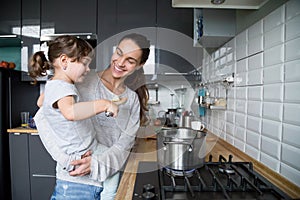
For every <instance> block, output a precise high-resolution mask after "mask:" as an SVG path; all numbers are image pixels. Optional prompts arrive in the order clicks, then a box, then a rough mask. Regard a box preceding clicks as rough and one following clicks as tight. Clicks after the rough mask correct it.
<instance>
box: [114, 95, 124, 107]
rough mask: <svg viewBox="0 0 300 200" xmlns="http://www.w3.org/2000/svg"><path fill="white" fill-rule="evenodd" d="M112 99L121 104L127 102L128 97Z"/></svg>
mask: <svg viewBox="0 0 300 200" xmlns="http://www.w3.org/2000/svg"><path fill="white" fill-rule="evenodd" d="M112 101H113V102H114V103H115V104H117V105H118V106H119V105H122V104H124V103H126V101H127V98H126V97H123V98H118V99H115V100H112Z"/></svg>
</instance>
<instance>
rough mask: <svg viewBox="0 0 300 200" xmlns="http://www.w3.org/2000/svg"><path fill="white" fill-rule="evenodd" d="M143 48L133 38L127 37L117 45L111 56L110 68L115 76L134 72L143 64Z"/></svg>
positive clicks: (118, 76) (124, 75) (119, 76)
mask: <svg viewBox="0 0 300 200" xmlns="http://www.w3.org/2000/svg"><path fill="white" fill-rule="evenodd" d="M141 57H142V50H141V49H140V47H139V46H138V45H136V44H135V43H134V42H133V41H132V40H130V39H125V40H123V41H122V42H120V44H119V45H118V46H117V48H116V50H115V52H114V53H113V55H112V58H111V66H110V69H111V71H112V75H113V77H114V78H122V77H126V76H128V75H130V74H132V73H133V72H134V71H135V70H136V69H137V68H139V67H140V66H141Z"/></svg>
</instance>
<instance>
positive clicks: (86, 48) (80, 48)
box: [29, 35, 94, 83]
mask: <svg viewBox="0 0 300 200" xmlns="http://www.w3.org/2000/svg"><path fill="white" fill-rule="evenodd" d="M62 54H65V55H67V56H68V57H69V58H72V61H73V62H75V61H78V62H80V61H81V59H82V58H83V57H86V56H88V57H91V58H92V57H93V56H94V50H93V48H92V46H91V45H90V44H89V43H88V42H86V41H85V40H83V39H81V38H77V37H75V36H71V35H62V36H59V37H57V38H56V39H55V40H53V41H50V42H49V49H48V60H47V58H46V56H45V54H44V52H43V51H38V52H36V53H35V54H33V56H32V57H31V58H30V61H29V67H30V68H29V75H30V76H31V77H32V78H33V79H34V82H35V83H36V78H37V77H41V76H45V75H47V70H49V69H50V68H51V67H53V63H54V61H55V59H57V58H59V56H61V55H62Z"/></svg>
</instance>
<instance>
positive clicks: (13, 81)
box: [0, 68, 40, 200]
mask: <svg viewBox="0 0 300 200" xmlns="http://www.w3.org/2000/svg"><path fill="white" fill-rule="evenodd" d="M23 73H25V72H21V71H17V70H12V69H5V68H0V96H1V99H0V130H1V133H0V199H7V200H9V199H11V180H10V158H9V151H10V150H9V135H8V134H9V133H7V129H9V128H15V127H19V126H20V124H21V119H20V112H22V111H29V112H30V115H32V116H34V114H35V113H36V111H37V110H38V107H37V105H36V101H37V99H38V97H39V94H40V93H39V88H40V87H39V85H32V84H31V82H30V81H29V82H28V81H26V82H24V81H22V75H24V74H23ZM12 150H13V149H12ZM20 167H22V166H20Z"/></svg>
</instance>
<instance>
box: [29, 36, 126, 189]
mask: <svg viewBox="0 0 300 200" xmlns="http://www.w3.org/2000/svg"><path fill="white" fill-rule="evenodd" d="M93 54H94V52H93V48H92V47H91V46H90V45H89V44H88V43H87V42H86V41H84V40H82V39H79V38H76V37H74V36H68V35H64V36H60V37H57V38H56V39H55V40H54V41H53V42H51V43H50V45H49V51H48V58H49V61H48V60H47V59H46V57H45V55H44V53H43V52H37V53H35V54H34V55H33V56H32V58H31V60H30V66H31V70H30V75H31V77H33V78H36V77H38V76H43V75H45V74H46V70H48V69H49V67H50V66H52V67H53V68H54V76H53V77H52V79H51V80H49V81H47V83H46V85H45V91H44V95H41V98H39V100H38V104H40V105H42V107H41V108H40V110H39V111H38V112H42V113H43V115H44V116H45V118H46V119H47V120H48V121H49V122H50V123H49V124H50V126H51V130H52V131H51V135H50V136H51V137H52V139H54V140H55V141H56V145H58V146H59V147H60V149H61V150H62V151H63V152H64V153H66V154H67V155H69V159H68V161H67V163H70V162H71V161H72V160H74V159H80V158H83V157H84V156H86V155H90V151H91V152H101V151H102V150H103V149H105V148H104V147H103V145H99V144H98V143H97V141H96V140H95V131H94V128H93V124H92V122H91V120H90V119H89V118H90V117H92V116H95V115H96V114H99V113H101V112H104V111H105V112H110V113H112V116H113V117H116V116H117V112H118V105H117V104H121V103H124V102H125V101H126V99H125V98H123V99H121V100H120V101H118V102H112V101H110V100H105V99H98V100H93V101H88V102H79V101H80V98H81V97H80V95H79V93H78V91H77V89H76V87H75V85H74V83H78V82H82V81H83V79H84V76H85V75H86V74H87V73H88V72H89V71H90V69H89V64H90V62H91V60H92V58H93ZM36 125H37V129H38V130H39V132H40V135H41V139H42V141H43V143H44V145H45V147H46V149H47V150H48V149H49V144H48V143H45V140H44V139H43V132H44V129H43V128H44V127H43V125H42V124H40V123H39V120H38V119H37V120H36ZM40 130H41V131H40ZM47 139H48V138H47ZM102 147H103V148H102ZM101 149H102V150H101ZM49 153H50V154H51V151H50V152H49ZM51 156H52V157H53V159H54V160H56V161H57V162H58V164H57V168H62V169H64V170H67V171H72V170H73V168H71V167H70V165H64V164H65V163H64V162H59V161H60V159H59V158H58V157H56V155H55V154H51ZM72 178H73V179H74V180H75V179H76V177H71V176H70V180H72ZM77 182H78V181H77ZM95 182H96V181H92V180H90V182H88V183H91V184H95ZM82 183H85V184H86V182H82ZM96 184H97V185H99V186H101V184H100V183H99V182H98V183H96Z"/></svg>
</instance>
